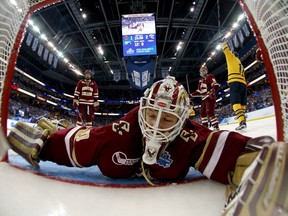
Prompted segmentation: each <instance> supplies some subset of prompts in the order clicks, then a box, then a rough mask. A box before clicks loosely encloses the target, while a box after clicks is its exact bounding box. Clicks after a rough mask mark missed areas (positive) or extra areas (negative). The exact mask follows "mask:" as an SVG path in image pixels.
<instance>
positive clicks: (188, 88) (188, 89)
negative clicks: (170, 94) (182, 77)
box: [186, 74, 190, 95]
mask: <svg viewBox="0 0 288 216" xmlns="http://www.w3.org/2000/svg"><path fill="white" fill-rule="evenodd" d="M188 76H189V74H186V85H187V92H188V94H189V95H190V87H189V82H188Z"/></svg>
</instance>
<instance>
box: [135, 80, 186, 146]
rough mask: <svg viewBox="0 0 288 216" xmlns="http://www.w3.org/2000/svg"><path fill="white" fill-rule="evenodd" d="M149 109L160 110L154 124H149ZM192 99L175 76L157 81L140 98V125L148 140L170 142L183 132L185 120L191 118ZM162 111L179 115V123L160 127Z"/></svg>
mask: <svg viewBox="0 0 288 216" xmlns="http://www.w3.org/2000/svg"><path fill="white" fill-rule="evenodd" d="M147 109H154V110H156V111H158V116H157V117H156V121H155V124H154V125H150V124H148V122H147V121H146V118H145V114H146V111H147ZM189 110H190V99H189V96H188V94H187V92H186V90H185V88H184V87H183V85H182V84H181V83H179V82H177V81H176V80H175V77H172V76H167V78H165V79H163V80H160V81H157V82H155V83H154V84H153V85H152V86H151V87H150V88H148V89H147V90H146V91H145V93H144V96H143V97H142V98H141V99H140V109H139V113H138V120H139V125H140V128H141V130H142V133H143V135H144V137H145V138H146V140H150V141H151V140H152V141H153V142H157V143H163V142H165V143H169V142H171V141H172V140H174V139H175V137H176V136H177V135H178V134H179V133H180V132H181V130H182V127H183V125H184V123H185V121H186V120H187V119H188V118H189ZM162 113H168V114H172V115H174V116H176V117H177V119H178V120H177V123H176V124H175V125H173V126H171V127H169V128H160V127H159V123H160V117H161V115H162Z"/></svg>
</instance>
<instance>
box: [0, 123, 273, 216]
mask: <svg viewBox="0 0 288 216" xmlns="http://www.w3.org/2000/svg"><path fill="white" fill-rule="evenodd" d="M236 126H237V125H235V124H230V125H221V129H223V130H234V128H235V127H236ZM245 135H247V136H251V137H257V136H261V135H270V136H272V137H274V139H276V122H275V117H269V118H266V119H262V120H255V121H249V122H248V129H247V132H246V133H245ZM224 203H225V186H224V185H221V184H219V183H217V182H213V181H210V180H201V181H198V182H191V183H186V184H180V185H170V186H164V187H156V188H129V189H127V188H125V189H124V188H103V187H94V186H82V185H76V184H71V183H65V182H60V181H55V180H50V179H47V178H45V177H42V176H37V175H35V174H32V173H30V172H27V171H22V170H19V169H16V168H13V167H11V166H10V165H9V164H7V163H6V162H2V163H0V215H1V216H13V215H15V216H20V215H21V216H26V215H27V216H78V215H79V216H90V215H100V216H108V215H109V216H118V215H119V216H135V215H138V216H152V215H159V216H160V215H164V216H170V215H173V216H175V215H177V216H182V215H183V216H187V215H191V216H194V215H195V216H219V215H221V211H222V208H223V206H224Z"/></svg>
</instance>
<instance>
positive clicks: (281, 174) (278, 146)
mask: <svg viewBox="0 0 288 216" xmlns="http://www.w3.org/2000/svg"><path fill="white" fill-rule="evenodd" d="M262 141H263V142H264V145H263V149H262V151H261V152H260V153H259V155H258V156H257V158H256V159H255V160H254V162H253V163H252V164H251V165H250V166H249V167H248V168H247V170H246V171H245V173H244V175H243V177H242V180H241V182H240V186H239V187H238V188H237V189H236V192H235V193H234V194H232V195H231V196H230V197H229V198H228V200H227V202H226V205H225V208H224V210H223V214H222V215H223V216H224V215H225V216H227V215H231V216H232V215H233V216H271V215H288V196H287V193H288V187H287V181H288V158H287V156H288V143H283V142H280V143H276V142H274V143H271V144H270V143H269V142H268V141H267V142H266V143H265V140H262Z"/></svg>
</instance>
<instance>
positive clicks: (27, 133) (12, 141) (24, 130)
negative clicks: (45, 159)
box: [7, 121, 49, 168]
mask: <svg viewBox="0 0 288 216" xmlns="http://www.w3.org/2000/svg"><path fill="white" fill-rule="evenodd" d="M48 136H49V131H48V130H47V129H45V130H39V129H37V128H34V127H31V126H29V125H28V124H25V123H23V122H21V121H18V122H17V123H16V125H15V127H14V128H13V129H12V130H11V131H10V133H9V135H8V137H7V139H8V143H9V145H10V147H11V148H12V149H13V150H14V151H15V152H16V153H18V154H19V155H20V156H22V157H23V158H24V159H25V160H26V161H27V162H28V163H30V164H31V165H32V166H34V167H36V168H39V164H38V162H39V158H38V155H39V153H40V151H41V149H42V147H43V146H44V144H45V142H46V140H47V138H48Z"/></svg>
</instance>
